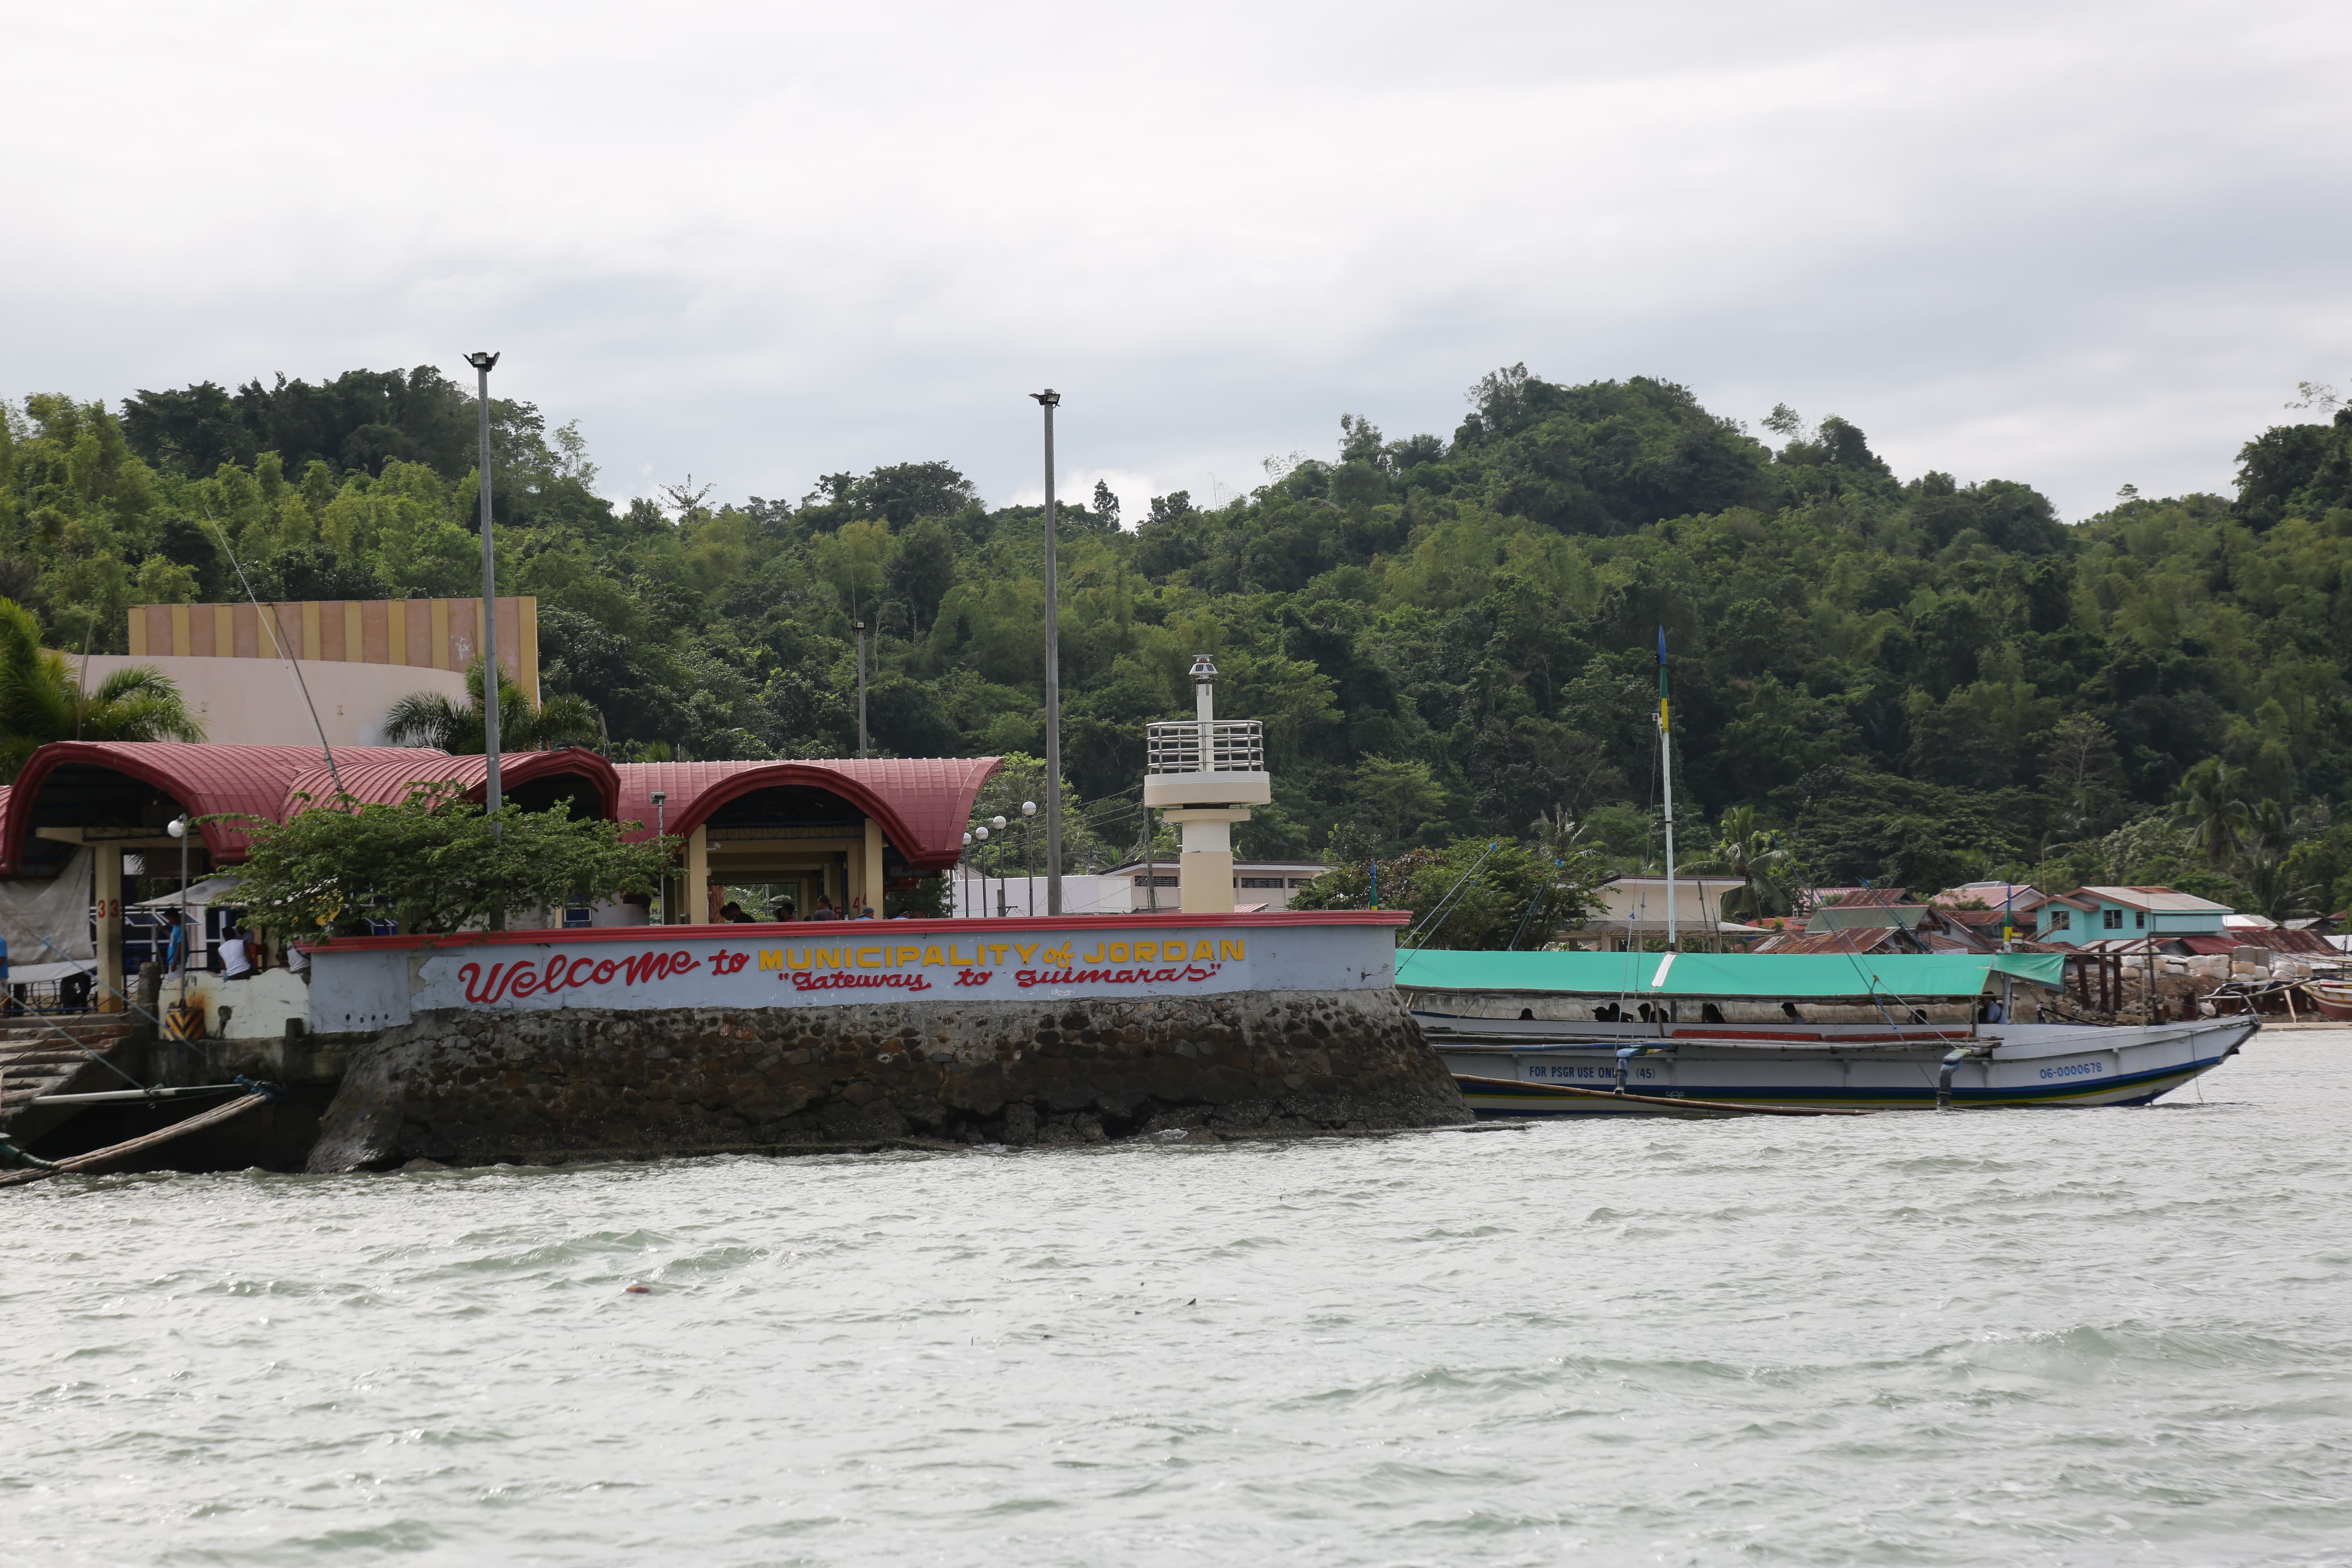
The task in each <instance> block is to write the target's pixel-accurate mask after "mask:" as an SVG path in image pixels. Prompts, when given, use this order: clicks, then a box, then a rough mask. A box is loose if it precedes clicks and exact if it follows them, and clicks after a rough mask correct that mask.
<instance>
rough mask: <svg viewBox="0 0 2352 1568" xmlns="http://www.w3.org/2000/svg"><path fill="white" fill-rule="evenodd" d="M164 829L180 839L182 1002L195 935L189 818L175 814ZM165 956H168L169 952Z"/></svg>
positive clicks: (185, 1003) (181, 1000) (186, 991)
mask: <svg viewBox="0 0 2352 1568" xmlns="http://www.w3.org/2000/svg"><path fill="white" fill-rule="evenodd" d="M163 831H164V832H166V833H168V834H170V835H171V836H172V837H174V838H176V839H178V840H179V841H180V1003H181V1005H183V1006H184V1005H187V1000H188V961H189V960H190V959H191V958H193V957H194V951H193V950H194V945H195V935H194V932H192V931H189V930H188V819H187V818H186V817H184V816H175V817H173V818H172V820H171V821H170V822H168V823H166V824H165V825H164V826H163ZM165 956H166V957H167V958H168V957H169V956H170V954H169V953H168V952H166V954H165Z"/></svg>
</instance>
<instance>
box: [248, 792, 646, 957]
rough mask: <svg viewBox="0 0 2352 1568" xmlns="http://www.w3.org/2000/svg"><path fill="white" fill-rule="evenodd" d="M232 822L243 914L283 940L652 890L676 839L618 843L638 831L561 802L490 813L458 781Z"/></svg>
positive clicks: (475, 921)
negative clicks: (242, 836)
mask: <svg viewBox="0 0 2352 1568" xmlns="http://www.w3.org/2000/svg"><path fill="white" fill-rule="evenodd" d="M205 820H210V821H223V820H229V821H235V822H236V824H237V826H240V827H241V828H243V829H244V830H245V831H246V832H247V833H249V834H251V835H252V836H253V849H252V854H251V857H250V858H248V859H247V861H246V863H245V864H244V865H243V866H241V867H240V868H238V870H237V888H236V896H237V900H238V902H239V903H240V904H241V905H242V906H243V907H244V909H245V911H246V916H247V920H249V921H251V922H252V923H253V924H255V925H257V926H260V927H262V928H263V929H265V930H267V931H272V932H277V933H280V934H283V935H286V936H292V937H311V936H322V935H323V936H335V935H355V934H360V933H362V932H364V931H366V930H367V929H368V922H370V921H394V922H397V924H398V926H399V929H400V930H401V931H462V930H465V929H466V928H467V927H469V926H479V925H483V924H486V923H488V922H489V921H491V920H492V919H493V918H495V917H497V916H499V915H500V914H502V913H505V912H509V911H511V912H513V913H515V914H517V915H520V914H521V913H522V912H523V911H526V910H531V911H539V912H540V913H541V917H542V918H544V919H545V920H546V921H547V923H555V921H558V920H560V919H561V911H562V909H563V906H564V905H565V904H567V903H570V902H572V901H574V900H587V901H592V902H593V901H594V900H602V899H611V898H618V897H621V896H623V895H625V894H630V893H643V894H650V893H651V892H652V891H653V890H654V888H655V885H656V882H657V881H658V879H660V877H661V876H662V874H663V868H664V867H665V865H666V864H667V863H668V862H669V861H670V860H671V859H672V858H674V855H675V851H676V849H677V845H678V844H679V843H680V842H681V841H680V840H678V839H677V838H675V837H672V838H669V839H665V840H652V839H649V840H647V841H646V842H645V843H641V844H625V843H623V842H622V841H621V835H622V834H623V833H624V832H625V831H629V830H633V829H634V828H635V826H637V825H636V824H634V823H630V824H623V823H615V822H607V821H604V820H601V819H597V818H583V817H575V816H572V812H571V810H570V808H569V807H568V806H564V805H556V806H551V807H550V808H549V809H547V810H545V811H525V810H523V809H521V808H520V806H515V805H507V806H505V807H504V808H502V809H501V810H500V811H499V814H498V815H497V816H495V817H493V816H490V815H489V814H488V812H486V811H484V810H483V808H482V807H481V806H480V805H478V804H476V803H474V802H470V801H466V800H462V799H459V798H457V791H456V786H454V785H448V784H436V785H419V786H418V787H417V788H415V789H414V790H412V791H410V792H409V794H408V795H407V797H406V798H405V799H404V800H402V801H400V802H398V803H397V804H394V805H382V804H363V803H361V802H358V801H354V800H352V799H351V798H350V797H349V796H343V797H341V798H339V799H337V800H333V801H322V802H318V803H314V804H313V805H311V806H310V809H308V810H305V811H302V812H300V813H299V814H298V815H297V816H294V817H293V818H291V819H290V820H289V821H287V822H285V823H282V824H280V823H273V822H270V821H268V820H267V819H265V818H257V817H235V818H220V817H214V818H207V819H205Z"/></svg>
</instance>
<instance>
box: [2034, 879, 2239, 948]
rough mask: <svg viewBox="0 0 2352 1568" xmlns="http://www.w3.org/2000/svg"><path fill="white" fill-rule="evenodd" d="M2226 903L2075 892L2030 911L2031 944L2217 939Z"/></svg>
mask: <svg viewBox="0 0 2352 1568" xmlns="http://www.w3.org/2000/svg"><path fill="white" fill-rule="evenodd" d="M2236 912H2237V911H2236V910H2232V909H2231V908H2230V906H2229V905H2227V904H2217V903H2215V902H2214V901H2213V900H2210V899H2200V898H2198V897H2197V896H2196V895H2195V894H2193V893H2176V892H2174V891H2173V890H2172V889H2170V888H2077V889H2074V891H2073V892H2071V893H2060V894H2058V895H2057V896H2056V897H2054V898H2053V899H2052V900H2050V901H2049V902H2048V903H2045V904H2043V905H2042V907H2041V908H2040V909H2039V910H2036V911H2035V913H2036V914H2037V915H2039V917H2040V921H2039V923H2038V924H2037V925H2036V927H2035V929H2034V932H2033V937H2034V940H2035V941H2036V942H2058V943H2063V944H2065V945H2067V946H2070V947H2081V946H2083V945H2084V944H2085V943H2087V942H2116V941H2123V942H2128V941H2130V940H2131V939H2132V938H2134V937H2141V936H2220V935H2221V930H2222V928H2221V921H2222V920H2223V918H2224V917H2225V916H2228V915H2231V914H2234V913H2236Z"/></svg>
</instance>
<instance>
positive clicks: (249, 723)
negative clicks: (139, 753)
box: [66, 653, 467, 756]
mask: <svg viewBox="0 0 2352 1568" xmlns="http://www.w3.org/2000/svg"><path fill="white" fill-rule="evenodd" d="M66 658H67V664H68V668H71V669H73V670H74V671H76V673H77V674H78V675H81V672H82V669H83V665H84V663H85V660H84V659H83V658H82V657H81V656H80V655H79V654H68V655H67V656H66ZM86 662H87V664H88V667H89V668H88V672H87V674H86V675H81V678H82V679H83V680H84V681H85V683H86V684H87V685H88V686H89V688H90V689H96V688H97V686H98V683H99V682H100V681H102V680H104V679H106V678H107V677H108V676H110V675H111V674H113V673H114V672H115V671H116V670H119V669H125V668H131V667H132V666H134V665H146V666H150V667H152V668H156V669H159V670H161V671H163V674H164V675H165V676H167V677H168V678H170V679H171V682H172V684H173V685H174V686H176V687H178V688H179V689H180V699H181V700H182V701H184V702H185V703H186V704H187V707H188V711H190V712H191V713H194V715H195V716H196V720H197V722H199V723H201V724H203V725H204V727H205V740H207V741H209V742H214V743H215V744H219V745H230V746H307V747H309V748H310V752H311V754H312V755H314V756H315V755H316V754H317V753H318V749H319V732H320V731H321V730H324V731H326V735H327V743H328V744H329V745H331V746H381V745H383V744H384V738H383V721H384V716H385V715H386V714H388V713H390V712H391V711H392V705H393V704H394V703H395V702H397V701H399V700H401V699H402V698H404V697H406V696H409V695H411V694H412V693H415V692H418V691H432V692H437V693H439V694H440V695H441V696H443V697H446V698H447V699H449V700H450V701H452V702H455V703H457V704H459V705H460V706H462V705H464V703H465V702H466V701H467V695H466V675H465V671H464V669H463V668H457V669H435V668H430V667H426V668H418V667H416V666H414V665H399V664H335V663H330V662H328V661H327V660H324V659H303V660H301V661H300V669H301V675H302V682H301V685H300V686H299V687H297V686H296V684H295V681H294V677H293V676H292V675H291V674H290V673H289V671H288V669H287V668H286V660H284V659H282V658H273V659H268V660H260V659H251V658H198V657H196V656H194V655H192V654H146V655H140V654H120V653H114V654H102V653H94V654H91V655H90V656H89V659H88V660H87V661H86ZM306 692H307V694H308V696H309V699H310V700H309V702H308V704H306V703H305V702H304V700H303V698H304V695H305V693H306ZM312 708H316V709H317V710H318V713H319V721H318V723H317V724H316V725H315V726H314V725H313V724H312V723H311V722H310V710H311V709H312Z"/></svg>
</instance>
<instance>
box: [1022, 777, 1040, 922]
mask: <svg viewBox="0 0 2352 1568" xmlns="http://www.w3.org/2000/svg"><path fill="white" fill-rule="evenodd" d="M1021 881H1022V883H1023V885H1024V886H1025V887H1026V888H1027V889H1029V916H1030V918H1031V919H1032V920H1034V919H1035V918H1036V916H1037V803H1036V802H1035V801H1034V800H1024V801H1023V802H1022V803H1021Z"/></svg>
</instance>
